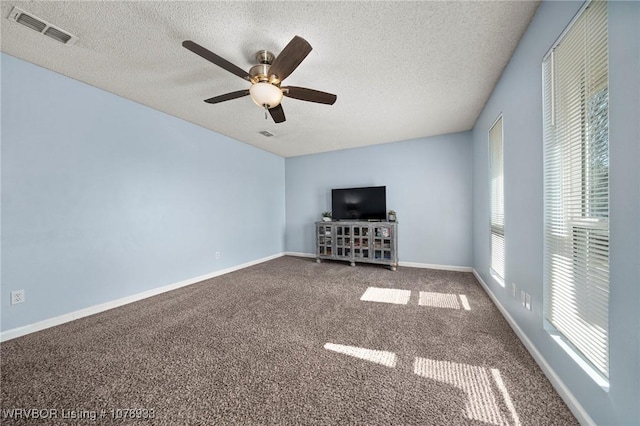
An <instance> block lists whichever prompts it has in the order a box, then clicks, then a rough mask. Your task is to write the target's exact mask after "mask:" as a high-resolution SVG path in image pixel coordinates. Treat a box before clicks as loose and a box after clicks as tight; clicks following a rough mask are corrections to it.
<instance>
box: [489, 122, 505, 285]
mask: <svg viewBox="0 0 640 426" xmlns="http://www.w3.org/2000/svg"><path fill="white" fill-rule="evenodd" d="M502 164H503V160H502V117H500V118H498V119H497V120H496V122H495V123H494V124H493V126H492V127H491V129H490V130H489V173H490V176H489V179H490V182H489V184H490V188H491V189H490V192H491V194H490V196H491V269H492V271H493V273H495V274H496V275H498V276H499V277H500V278H502V279H503V280H504V173H503V165H502Z"/></svg>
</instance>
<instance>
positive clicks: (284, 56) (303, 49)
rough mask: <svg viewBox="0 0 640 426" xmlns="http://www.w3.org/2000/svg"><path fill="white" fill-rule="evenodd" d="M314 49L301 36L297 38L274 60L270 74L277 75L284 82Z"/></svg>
mask: <svg viewBox="0 0 640 426" xmlns="http://www.w3.org/2000/svg"><path fill="white" fill-rule="evenodd" d="M312 49H313V48H312V47H311V45H310V44H309V43H308V42H307V40H305V39H303V38H302V37H300V36H295V37H294V38H293V39H292V40H291V41H290V42H289V44H287V45H286V46H285V48H284V49H282V52H280V54H279V55H278V56H277V57H276V58H275V59H274V60H273V63H272V64H271V67H270V68H269V74H271V75H276V77H277V78H278V79H279V80H280V81H282V80H284V79H285V78H287V77H288V76H289V74H291V73H292V72H293V71H294V70H295V69H296V68H298V65H300V62H302V60H303V59H304V58H306V57H307V55H308V54H309V53H310V52H311V50H312Z"/></svg>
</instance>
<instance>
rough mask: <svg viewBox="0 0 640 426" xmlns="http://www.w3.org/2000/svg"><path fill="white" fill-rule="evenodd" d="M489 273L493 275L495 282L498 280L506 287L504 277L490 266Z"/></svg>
mask: <svg viewBox="0 0 640 426" xmlns="http://www.w3.org/2000/svg"><path fill="white" fill-rule="evenodd" d="M489 274H491V277H493V279H494V280H495V282H497V283H498V284H500V286H501V287H502V288H504V278H502V277H501V276H500V275H498V273H497V272H496V271H494V270H493V269H491V268H489Z"/></svg>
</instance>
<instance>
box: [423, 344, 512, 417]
mask: <svg viewBox="0 0 640 426" xmlns="http://www.w3.org/2000/svg"><path fill="white" fill-rule="evenodd" d="M413 367H414V368H413V372H414V373H415V374H417V375H418V376H421V377H426V378H428V379H433V380H437V381H439V382H443V383H447V384H450V385H453V386H455V387H457V388H458V389H461V390H462V391H464V392H465V393H466V394H467V401H466V403H465V407H464V409H465V415H466V416H467V417H468V418H469V419H470V420H478V421H481V422H485V423H489V424H492V425H498V426H509V422H508V421H507V419H506V418H505V416H504V415H503V413H502V412H501V410H500V407H499V406H498V403H497V400H496V396H495V392H494V391H493V386H492V381H491V377H492V376H491V375H490V374H489V372H488V371H487V369H486V368H484V367H478V366H474V365H468V364H461V363H456V362H449V361H438V360H433V359H427V358H420V357H417V358H416V359H415V362H414V366H413ZM492 374H493V373H492ZM493 377H494V380H496V387H497V388H498V389H499V390H500V391H501V392H502V395H503V397H504V398H505V402H506V404H507V407H508V409H509V412H510V413H511V416H512V417H513V423H515V424H516V425H519V424H520V420H519V418H518V415H517V413H516V412H515V408H514V407H513V403H511V398H510V397H509V393H508V392H507V389H506V387H505V386H504V383H503V382H502V378H500V377H499V376H498V377H499V381H498V380H497V379H495V375H493ZM507 401H509V402H507ZM509 404H510V406H509Z"/></svg>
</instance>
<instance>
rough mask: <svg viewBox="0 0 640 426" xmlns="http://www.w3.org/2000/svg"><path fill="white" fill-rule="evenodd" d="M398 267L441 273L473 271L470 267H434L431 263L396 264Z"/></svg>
mask: <svg viewBox="0 0 640 426" xmlns="http://www.w3.org/2000/svg"><path fill="white" fill-rule="evenodd" d="M398 265H399V266H406V267H408V268H424V269H439V270H441V271H456V272H471V271H472V270H473V268H471V266H454V265H436V264H432V263H419V262H398Z"/></svg>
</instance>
